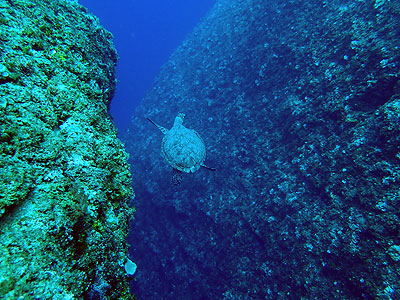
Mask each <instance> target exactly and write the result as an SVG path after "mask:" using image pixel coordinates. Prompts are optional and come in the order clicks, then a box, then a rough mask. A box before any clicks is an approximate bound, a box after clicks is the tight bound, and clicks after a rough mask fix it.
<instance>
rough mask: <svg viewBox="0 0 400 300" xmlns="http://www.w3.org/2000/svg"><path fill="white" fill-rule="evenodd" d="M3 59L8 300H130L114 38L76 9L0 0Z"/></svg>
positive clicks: (0, 233) (126, 180)
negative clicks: (112, 110) (112, 105)
mask: <svg viewBox="0 0 400 300" xmlns="http://www.w3.org/2000/svg"><path fill="white" fill-rule="evenodd" d="M0 49H1V52H0V166H1V168H0V299H13V300H14V299H63V300H64V299H131V298H133V296H131V295H130V294H129V283H128V277H127V275H126V272H125V270H124V264H125V262H126V261H127V243H126V236H127V233H128V221H129V219H130V218H131V216H132V213H133V209H132V208H130V207H129V202H130V198H131V196H132V195H133V191H132V188H131V184H130V173H129V168H128V164H127V154H126V152H125V151H124V149H123V146H122V144H121V142H120V141H119V140H118V139H117V136H116V129H115V127H114V125H113V123H112V121H111V119H110V117H109V115H108V105H109V102H110V99H111V98H112V95H113V93H114V90H115V77H114V73H115V65H116V61H117V53H116V51H115V49H114V46H113V44H112V35H111V34H110V33H108V32H107V31H105V30H104V29H103V28H102V27H101V26H100V25H99V22H98V20H97V19H96V18H95V17H93V16H91V15H90V14H88V13H87V11H86V9H84V8H83V7H82V6H80V5H78V3H77V2H74V1H64V0H56V1H55V0H51V1H50V0H43V1H38V0H28V1H22V0H8V1H4V0H0Z"/></svg>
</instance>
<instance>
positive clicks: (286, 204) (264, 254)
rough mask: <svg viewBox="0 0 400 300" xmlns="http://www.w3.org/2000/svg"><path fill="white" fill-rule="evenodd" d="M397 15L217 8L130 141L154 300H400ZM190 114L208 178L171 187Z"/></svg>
mask: <svg viewBox="0 0 400 300" xmlns="http://www.w3.org/2000/svg"><path fill="white" fill-rule="evenodd" d="M399 12H400V7H399V4H398V2H396V1H370V0H368V1H309V0H307V1H303V0H296V1H280V0H274V1H268V2H266V1H261V0H260V1H258V0H254V1H243V0H235V1H217V3H216V4H215V6H214V8H213V9H212V11H211V12H210V13H209V14H208V16H207V17H206V18H205V19H204V21H203V22H202V23H201V24H200V25H199V26H198V27H197V28H196V29H195V30H194V32H193V33H192V34H191V35H190V36H189V37H188V38H187V39H186V40H185V41H184V42H183V43H182V45H181V46H180V47H179V48H178V49H177V50H176V51H175V53H174V54H173V55H172V56H171V58H170V60H169V61H168V62H167V63H166V64H165V65H164V66H163V68H162V70H161V72H160V74H159V76H158V78H157V80H156V82H155V84H154V87H153V88H152V89H151V90H150V91H149V92H148V94H147V96H146V97H145V99H144V101H143V104H142V105H141V106H140V108H139V109H138V111H137V114H136V115H135V116H134V117H133V119H132V124H131V126H130V129H129V131H128V134H127V137H126V144H127V148H128V151H129V152H130V153H131V163H132V166H133V170H134V187H135V191H136V193H137V203H136V204H137V205H136V207H137V210H138V213H137V218H136V223H135V231H134V234H133V236H132V242H133V244H134V245H135V246H134V247H135V250H134V253H135V255H136V257H137V260H138V262H139V273H138V277H137V278H138V283H139V286H138V287H137V288H138V295H139V296H142V298H143V299H397V298H399V297H400V292H399V286H398V282H399V279H400V278H399V272H398V270H399V263H400V251H399V250H400V237H399V229H400V227H399V226H400V225H399V224H400V222H399V221H400V220H399V205H400V202H399V201H400V198H399V185H400V181H399V176H400V175H399V174H400V173H399V171H400V169H399V162H400V152H399V136H400V135H399V133H400V132H399V128H400V127H399V125H400V97H399V88H400V85H399V65H400V52H399V48H398V46H399V41H400V38H399V37H400V31H399V28H400V22H399ZM179 112H183V113H186V119H185V123H184V124H186V126H187V127H189V128H194V129H196V130H197V131H198V132H199V134H200V135H201V136H202V137H203V139H204V141H205V143H206V147H207V151H208V152H207V160H206V162H207V164H208V165H210V166H213V167H216V168H217V172H209V171H208V170H206V169H200V170H199V171H197V172H196V173H194V174H189V175H187V174H186V176H184V179H183V182H182V184H181V186H179V187H178V188H175V187H174V186H173V185H172V184H171V182H170V176H171V173H172V171H171V168H170V167H169V166H168V165H167V164H166V163H165V162H164V161H163V160H162V157H161V155H160V145H161V139H162V137H163V136H162V134H161V132H160V131H157V129H155V127H154V126H152V125H151V124H150V123H149V122H147V121H146V120H145V117H151V118H152V119H153V120H154V121H156V122H158V123H159V124H161V125H164V126H166V127H167V128H170V127H171V126H172V124H173V120H174V118H175V116H176V115H177V114H178V113H179Z"/></svg>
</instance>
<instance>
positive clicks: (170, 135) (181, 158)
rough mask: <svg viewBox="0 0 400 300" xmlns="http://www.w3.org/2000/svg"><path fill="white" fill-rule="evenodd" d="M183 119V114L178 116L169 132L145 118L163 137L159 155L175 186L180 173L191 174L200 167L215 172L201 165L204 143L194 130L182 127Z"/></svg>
mask: <svg viewBox="0 0 400 300" xmlns="http://www.w3.org/2000/svg"><path fill="white" fill-rule="evenodd" d="M184 117H185V114H182V113H180V114H178V116H177V117H176V118H175V121H174V126H172V128H171V129H170V130H168V129H166V128H164V127H162V126H160V125H158V124H156V123H155V122H153V121H152V120H151V119H150V118H146V119H147V120H149V121H150V122H151V123H152V124H153V125H155V126H156V127H157V128H158V129H160V130H161V132H162V133H164V135H165V136H164V138H163V140H162V142H161V154H162V156H163V157H164V159H165V161H166V162H167V163H168V164H169V165H170V166H171V167H172V168H173V170H174V173H173V176H172V182H173V183H174V184H175V185H179V184H180V183H181V181H182V172H186V173H193V172H196V171H197V170H198V169H199V168H200V167H204V168H206V169H209V170H211V171H215V170H216V169H214V168H210V167H207V166H206V165H205V164H204V163H203V162H204V160H205V159H206V147H205V146H204V142H203V140H202V138H201V137H200V135H199V134H198V133H197V132H196V131H195V130H193V129H188V128H186V127H185V126H183V125H182V123H183V119H184Z"/></svg>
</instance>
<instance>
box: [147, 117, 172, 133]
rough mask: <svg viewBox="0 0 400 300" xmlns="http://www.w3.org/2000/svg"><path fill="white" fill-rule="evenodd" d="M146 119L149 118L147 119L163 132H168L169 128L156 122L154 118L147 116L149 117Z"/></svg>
mask: <svg viewBox="0 0 400 300" xmlns="http://www.w3.org/2000/svg"><path fill="white" fill-rule="evenodd" d="M146 119H147V121H149V122H150V123H151V124H153V125H154V126H156V127H157V128H158V129H160V130H161V132H162V133H164V134H167V132H168V129H166V128H164V127H162V126H160V125H158V124H157V123H156V122H154V121H153V120H152V119H150V118H147V117H146Z"/></svg>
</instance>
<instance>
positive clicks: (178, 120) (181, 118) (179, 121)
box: [174, 113, 185, 126]
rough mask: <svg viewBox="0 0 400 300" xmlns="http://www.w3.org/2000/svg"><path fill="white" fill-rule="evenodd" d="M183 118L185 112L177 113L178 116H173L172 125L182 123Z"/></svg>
mask: <svg viewBox="0 0 400 300" xmlns="http://www.w3.org/2000/svg"><path fill="white" fill-rule="evenodd" d="M184 118H185V114H183V113H179V114H178V116H177V117H176V118H175V121H174V126H176V125H182V123H183V119H184Z"/></svg>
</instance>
